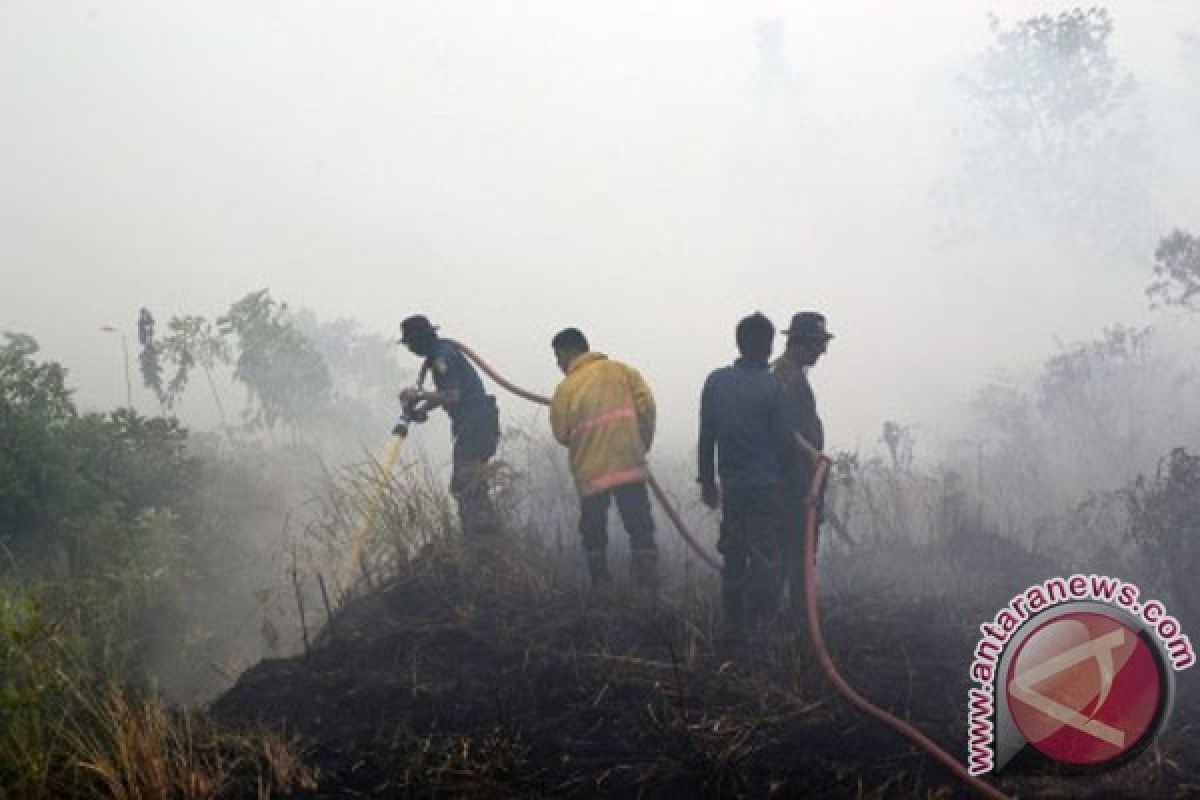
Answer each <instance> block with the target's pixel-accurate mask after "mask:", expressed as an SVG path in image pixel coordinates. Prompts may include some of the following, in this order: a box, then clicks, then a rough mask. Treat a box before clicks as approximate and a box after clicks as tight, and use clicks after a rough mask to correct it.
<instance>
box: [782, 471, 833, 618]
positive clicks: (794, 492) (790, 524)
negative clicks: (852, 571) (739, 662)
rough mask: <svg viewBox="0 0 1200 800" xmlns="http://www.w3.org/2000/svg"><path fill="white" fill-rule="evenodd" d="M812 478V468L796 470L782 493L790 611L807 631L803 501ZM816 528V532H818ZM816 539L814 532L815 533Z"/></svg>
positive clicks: (804, 509) (806, 515)
mask: <svg viewBox="0 0 1200 800" xmlns="http://www.w3.org/2000/svg"><path fill="white" fill-rule="evenodd" d="M811 481H812V473H811V472H810V471H797V472H796V473H795V474H792V475H790V476H789V478H788V482H787V487H786V489H785V490H784V497H783V573H784V580H785V581H786V582H787V586H788V611H789V612H790V613H791V615H792V617H793V618H794V619H795V620H796V621H797V622H799V623H801V630H802V631H805V632H806V631H807V626H806V621H805V616H804V608H805V603H806V599H805V591H806V589H805V587H806V576H805V566H806V563H805V558H804V530H805V527H806V526H807V524H808V512H807V507H806V506H805V504H804V501H805V499H806V498H807V497H808V490H809V485H810V483H811ZM822 499H823V496H818V504H817V509H818V514H817V524H818V525H820V523H821V514H820V507H821V506H820V501H821V500H822ZM819 530H820V529H819V528H818V530H817V531H814V534H816V533H818V532H819ZM814 539H815V536H814ZM813 545H814V548H813V557H814V559H815V557H816V541H815V540H814V542H813Z"/></svg>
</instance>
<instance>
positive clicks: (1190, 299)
mask: <svg viewBox="0 0 1200 800" xmlns="http://www.w3.org/2000/svg"><path fill="white" fill-rule="evenodd" d="M1146 294H1147V296H1149V298H1150V302H1151V306H1152V307H1157V304H1156V301H1161V303H1162V304H1163V305H1165V306H1179V307H1181V308H1186V309H1188V310H1189V311H1200V239H1197V238H1196V237H1195V236H1193V235H1192V234H1190V233H1188V232H1187V231H1184V230H1180V229H1178V228H1176V229H1175V230H1173V231H1171V233H1170V234H1168V235H1167V236H1164V237H1163V238H1162V239H1161V240H1160V241H1159V243H1158V248H1157V249H1156V250H1155V251H1154V282H1152V283H1151V284H1150V287H1149V288H1148V289H1146Z"/></svg>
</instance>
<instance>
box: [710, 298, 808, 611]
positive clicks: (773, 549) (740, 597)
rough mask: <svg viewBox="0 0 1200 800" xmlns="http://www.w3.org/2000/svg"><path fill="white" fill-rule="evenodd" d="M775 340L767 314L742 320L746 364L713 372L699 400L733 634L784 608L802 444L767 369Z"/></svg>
mask: <svg viewBox="0 0 1200 800" xmlns="http://www.w3.org/2000/svg"><path fill="white" fill-rule="evenodd" d="M774 337H775V326H774V325H772V324H771V321H770V320H769V319H767V318H766V317H765V316H763V315H762V314H757V313H756V314H753V315H751V316H749V317H746V318H745V319H743V320H741V322H739V323H738V326H737V346H738V351H739V352H740V353H741V357H740V358H739V359H737V361H735V362H734V363H733V364H732V365H731V366H728V367H722V368H720V369H717V370H715V371H713V372H712V374H710V375H709V376H708V380H706V381H705V382H704V390H703V392H702V393H701V395H700V446H699V461H700V487H701V493H702V496H703V499H704V504H705V505H707V506H708V507H709V508H712V509H716V508H718V507H720V508H722V515H721V536H720V540H719V542H718V544H717V549H718V550H719V551H720V552H721V555H722V556H724V558H725V565H724V569H723V570H722V601H723V605H724V608H725V615H726V620H727V621H728V622H729V623H730V624H731V625H732V626H733V627H734V628H737V627H740V626H741V625H742V624H743V623H745V622H747V621H761V620H763V619H765V618H767V617H769V616H770V615H771V614H773V613H774V612H775V611H776V610H777V607H778V602H779V585H780V574H781V565H780V558H781V556H780V548H781V528H780V525H781V522H782V520H781V516H780V514H781V508H780V501H781V496H780V495H781V490H782V487H783V474H784V469H785V468H786V465H787V462H788V460H789V459H791V458H793V457H794V451H795V447H796V445H795V444H794V441H793V439H792V436H791V425H790V424H789V421H788V419H787V409H786V406H785V404H784V398H783V388H782V386H781V385H780V383H779V380H778V379H777V378H776V377H775V376H774V375H772V374H771V372H770V369H769V366H768V363H767V362H768V360H769V359H770V357H771V348H772V345H773V339H774ZM714 458H715V460H716V465H715V469H714ZM718 475H719V477H720V483H719V484H718V481H717V478H718Z"/></svg>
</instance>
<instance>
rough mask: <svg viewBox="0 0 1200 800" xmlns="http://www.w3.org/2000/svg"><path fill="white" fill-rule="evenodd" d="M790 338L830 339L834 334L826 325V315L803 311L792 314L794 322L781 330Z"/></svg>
mask: <svg viewBox="0 0 1200 800" xmlns="http://www.w3.org/2000/svg"><path fill="white" fill-rule="evenodd" d="M780 333H781V334H783V335H784V336H787V337H788V338H789V339H820V340H822V341H828V340H829V339H832V338H833V334H832V333H830V332H829V330H828V328H826V327H825V315H824V314H818V313H817V312H816V311H801V312H799V313H797V314H794V315H792V324H791V325H789V326H788V328H787V330H785V331H780Z"/></svg>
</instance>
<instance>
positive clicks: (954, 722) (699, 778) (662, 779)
mask: <svg viewBox="0 0 1200 800" xmlns="http://www.w3.org/2000/svg"><path fill="white" fill-rule="evenodd" d="M875 558H876V559H878V560H879V563H889V564H891V565H892V566H893V567H894V566H895V565H896V564H897V563H898V562H899V561H902V560H904V559H908V560H910V561H912V562H913V564H914V565H917V566H923V567H926V568H928V570H932V572H931V574H932V573H937V574H938V575H939V576H940V580H942V583H940V584H938V585H939V586H941V587H942V588H938V589H929V588H928V587H929V586H932V585H933V584H934V583H937V582H936V581H927V582H926V584H927V585H926V588H927V589H928V590H927V591H922V592H915V593H914V592H913V591H912V590H911V587H902V586H899V585H897V583H896V581H895V580H894V579H893V581H892V582H891V583H889V582H886V581H882V580H870V579H868V578H862V579H860V580H851V581H849V582H842V583H841V585H839V586H838V587H836V588H835V589H834V590H833V591H832V592H831V594H828V595H826V597H825V600H824V601H823V602H824V605H825V612H824V614H823V619H824V625H825V628H826V631H827V639H828V640H829V643H830V647H831V650H832V652H833V655H834V658H835V661H836V662H837V663H838V664H839V665H840V667H841V668H842V670H843V674H844V675H845V676H846V677H847V678H848V679H849V680H850V682H851V683H852V684H853V685H855V686H856V687H857V688H859V690H860V691H862V692H863V693H864V694H865V695H866V696H867V697H869V698H870V699H872V700H873V701H874V702H876V703H878V704H879V705H881V706H883V707H885V708H887V709H888V710H890V711H892V712H893V713H896V714H897V715H898V716H900V717H901V718H904V719H907V720H909V721H911V722H913V723H915V724H917V725H918V727H920V728H921V729H922V730H923V731H924V732H925V733H926V734H927V735H929V736H930V737H931V738H933V739H934V740H935V741H937V742H938V743H940V744H941V745H942V746H943V747H945V748H946V749H948V750H949V751H950V752H951V753H952V754H953V755H955V756H959V757H961V756H962V755H963V753H964V751H965V740H966V739H965V727H966V726H965V713H966V712H965V705H966V693H967V689H968V675H967V669H968V664H969V662H970V655H971V651H972V649H973V647H974V645H975V641H976V639H977V637H978V629H977V626H978V624H979V622H980V621H982V620H984V619H986V618H990V616H991V615H992V614H993V613H994V612H995V610H996V609H997V608H998V607H999V606H1000V605H1001V604H1003V603H1004V602H1005V601H1006V600H1007V598H1008V596H1009V595H1011V593H1012V590H1013V587H1014V586H1017V587H1023V586H1024V585H1026V584H1025V583H1020V582H1019V581H1014V580H1013V579H1012V578H1011V577H1009V578H1006V579H1005V580H1004V581H999V580H996V581H994V582H989V580H988V579H987V576H979V575H978V574H972V573H970V572H968V571H966V569H965V567H964V566H963V565H955V564H953V563H949V562H948V563H944V564H942V565H941V568H940V572H939V570H938V568H937V566H936V565H934V566H930V563H931V562H930V559H929V558H928V557H927V555H925V554H922V553H920V552H917V551H913V552H908V553H897V554H892V555H890V556H888V557H887V558H880V557H879V555H878V554H876V556H875ZM864 569H867V570H868V571H869V567H864ZM1030 570H1031V574H1032V573H1033V572H1038V574H1037V575H1035V577H1036V578H1039V579H1040V578H1044V577H1046V574H1045V573H1044V571H1039V570H1040V566H1039V565H1030ZM1018 571H1019V570H1018ZM898 572H901V570H895V569H892V570H889V571H888V573H887V574H891V575H895V574H897V573H898ZM968 575H969V577H967V576H968ZM955 580H957V581H958V584H959V585H958V586H957V587H956V586H954V585H949V584H951V583H952V582H953V581H955ZM906 588H907V591H905V589H906ZM716 594H717V588H716V584H715V582H713V581H708V580H704V581H700V582H698V583H696V584H694V585H693V586H692V588H691V589H690V590H686V591H684V590H680V591H677V592H674V593H669V594H668V599H667V600H666V601H661V602H656V603H650V602H647V601H646V600H644V599H641V598H638V597H635V596H632V595H630V594H628V593H625V592H622V591H621V590H619V589H618V590H616V591H613V592H610V593H606V594H603V595H596V594H594V593H591V592H589V591H586V590H582V589H580V588H579V587H578V586H576V585H575V582H574V579H573V578H571V579H567V578H564V577H563V576H562V575H561V574H560V573H559V571H558V570H557V569H556V567H555V564H554V563H553V561H552V560H551V559H550V558H549V557H547V556H544V555H542V554H540V553H538V552H534V551H529V552H527V551H526V550H525V549H520V550H519V555H518V554H517V552H511V551H510V552H507V553H505V554H501V555H496V554H487V553H478V552H475V553H471V552H462V551H455V550H454V549H453V548H450V547H445V546H444V547H439V548H437V549H434V550H431V551H428V552H425V553H423V554H421V555H420V556H419V557H417V558H416V559H414V560H413V561H412V562H411V563H410V564H408V565H406V566H405V567H404V568H403V569H402V571H401V573H400V574H399V575H398V576H397V577H396V578H395V579H394V580H393V581H392V582H390V584H389V585H387V586H386V587H383V588H380V589H377V590H375V591H374V592H372V593H370V594H369V595H366V596H362V597H358V598H356V599H353V600H351V601H348V602H347V603H345V604H344V605H343V606H342V608H341V609H340V610H339V611H338V612H337V613H336V614H335V616H334V619H333V621H332V623H331V624H330V625H327V626H326V629H325V630H324V631H323V633H322V634H321V636H320V637H319V639H318V641H316V642H315V643H314V645H313V647H312V649H311V652H310V653H308V655H307V656H304V655H302V656H297V657H295V658H291V659H279V660H270V661H264V662H262V663H260V664H258V665H257V666H255V667H253V668H252V669H250V670H249V671H247V672H246V673H245V674H244V675H243V676H242V677H241V679H240V680H239V681H238V683H237V685H236V686H234V687H233V688H232V689H231V690H230V691H229V692H227V693H226V694H225V695H224V696H223V697H221V698H220V699H219V700H218V701H217V702H216V703H215V704H214V707H213V712H214V714H215V715H216V717H217V718H218V720H220V721H221V722H222V723H224V724H226V725H232V726H236V727H242V728H253V727H257V726H267V727H270V728H272V729H275V730H278V729H280V728H283V729H285V730H286V731H287V732H288V733H290V734H293V735H296V736H298V737H299V739H300V740H301V741H302V742H303V745H304V748H305V753H306V759H307V761H308V762H309V763H310V764H312V765H314V766H315V767H316V768H317V769H318V771H319V775H320V777H319V784H318V788H317V790H316V791H315V793H313V794H312V795H311V796H317V797H389V796H390V797H396V796H415V797H432V796H439V797H460V796H473V797H517V796H520V797H542V796H563V797H596V796H602V797H630V796H644V797H740V796H748V797H764V796H780V797H856V798H857V797H867V798H872V797H875V798H893V797H925V798H950V797H966V796H969V794H968V793H966V792H965V791H964V790H963V789H962V788H961V787H960V786H959V784H958V783H957V782H956V781H955V779H954V778H953V777H952V776H950V775H949V774H948V773H946V772H945V771H944V770H943V769H942V768H941V767H940V766H938V765H937V764H936V763H935V762H934V761H933V760H932V759H930V758H928V757H927V756H925V755H924V754H923V753H922V752H921V751H919V750H917V749H915V748H914V747H912V746H910V745H909V743H908V742H907V741H906V740H904V739H903V738H901V737H900V736H899V735H898V734H896V733H894V732H892V731H891V730H889V729H886V728H883V727H881V726H880V725H879V724H878V723H876V722H874V721H873V720H870V719H868V718H866V717H865V716H863V715H861V714H860V713H858V712H857V711H855V710H854V709H852V708H850V707H849V706H847V705H846V704H845V703H844V702H843V701H842V700H841V699H840V698H839V697H838V696H837V695H836V694H835V693H834V692H833V690H832V689H831V688H830V687H829V685H828V684H827V682H826V681H825V680H824V679H823V677H822V676H821V674H820V672H819V670H818V668H817V667H816V665H815V661H814V659H813V658H812V656H811V654H810V652H809V649H808V647H807V646H806V644H805V643H804V640H803V639H802V638H800V637H798V636H797V635H796V634H795V632H794V631H793V630H790V629H789V627H788V626H787V625H786V624H780V625H777V626H774V627H773V628H771V629H768V630H764V631H759V632H757V633H756V634H755V635H753V636H752V637H749V638H748V639H745V640H742V641H736V640H734V641H730V640H728V639H726V638H723V637H722V636H721V635H720V633H719V631H718V626H717V614H716V610H715V608H714V607H713V605H712V603H713V601H714V600H715V598H716ZM964 597H965V598H966V599H965V600H964V599H963V598H964ZM1180 677H1181V678H1187V677H1190V675H1189V673H1184V674H1183V675H1181V676H1180ZM1191 683H1192V682H1189V681H1186V680H1181V681H1180V683H1179V693H1178V696H1179V702H1178V703H1177V705H1176V708H1175V711H1174V714H1173V717H1172V722H1171V725H1170V727H1169V729H1168V731H1167V733H1166V734H1165V735H1164V736H1163V737H1161V738H1160V740H1159V743H1158V744H1157V745H1156V746H1155V747H1154V748H1153V749H1152V750H1151V751H1149V752H1147V753H1145V754H1143V755H1142V756H1140V757H1138V758H1137V759H1135V760H1134V761H1132V762H1131V763H1129V764H1128V765H1126V766H1125V767H1122V768H1121V769H1119V770H1116V771H1114V772H1111V773H1107V774H1105V775H1104V776H1102V777H1096V776H1091V777H1084V778H1072V777H1053V778H1045V777H1034V776H1031V775H1026V776H1021V775H1017V776H1015V777H1010V778H1006V779H1005V781H1004V782H1003V784H1002V786H1003V788H1005V789H1006V790H1008V791H1010V792H1016V793H1019V794H1020V795H1021V796H1024V797H1032V796H1042V797H1173V796H1179V797H1183V796H1189V795H1192V794H1193V793H1195V792H1200V744H1197V742H1195V741H1194V737H1192V736H1191V735H1190V733H1191V727H1192V726H1191V723H1192V721H1194V720H1200V713H1197V706H1196V704H1195V702H1193V701H1191V695H1194V694H1195V692H1194V691H1191V692H1189V685H1190V684H1191ZM247 794H250V795H253V789H252V787H247Z"/></svg>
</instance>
